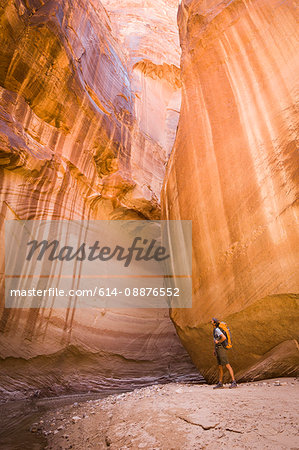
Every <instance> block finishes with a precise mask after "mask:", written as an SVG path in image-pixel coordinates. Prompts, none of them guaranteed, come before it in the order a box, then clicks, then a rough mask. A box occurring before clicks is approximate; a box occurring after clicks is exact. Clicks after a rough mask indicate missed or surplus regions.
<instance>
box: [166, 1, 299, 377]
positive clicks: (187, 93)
mask: <svg viewBox="0 0 299 450" xmlns="http://www.w3.org/2000/svg"><path fill="white" fill-rule="evenodd" d="M295 14H296V10H295V3H294V2H293V1H291V0H289V1H288V0H287V1H284V2H281V1H280V0H271V1H270V0H256V1H249V0H235V1H234V0H233V1H223V2H219V1H213V0H208V1H200V0H183V1H182V3H181V6H180V8H179V15H178V21H179V30H180V40H181V47H182V60H181V69H182V107H181V115H180V121H179V129H178V134H177V138H176V143H175V148H174V151H173V153H172V155H171V158H170V161H169V163H168V170H167V175H166V181H165V185H164V190H163V218H165V219H166V218H167V219H191V220H192V229H193V308H192V310H183V309H181V310H173V311H172V314H171V316H172V319H173V321H174V323H175V324H176V328H177V331H178V333H179V336H180V337H181V340H182V341H183V343H184V345H185V347H186V348H187V349H188V351H189V353H190V354H191V356H192V359H193V361H194V362H195V363H196V364H197V366H198V367H199V369H200V370H201V371H202V373H203V374H204V375H205V376H206V377H207V379H209V380H213V379H215V376H216V370H215V359H214V357H213V342H212V338H211V336H212V329H211V325H206V324H207V323H208V322H209V321H210V320H211V318H212V317H215V316H216V317H220V318H222V319H226V320H227V321H228V322H229V325H230V327H231V329H232V334H233V338H234V342H235V344H234V349H233V350H232V351H231V352H230V355H231V356H230V357H231V361H232V363H233V365H234V367H235V370H236V371H237V372H238V371H242V372H240V374H241V373H242V377H243V379H245V378H246V373H247V372H246V370H247V369H249V368H250V366H252V365H255V364H257V362H258V361H260V360H261V359H262V358H263V355H265V354H268V352H269V351H271V350H273V349H274V347H276V346H278V345H279V344H281V343H282V342H284V341H289V340H292V339H298V329H297V327H296V326H294V324H295V323H296V321H297V322H298V296H297V297H296V296H295V295H292V294H296V293H298V283H299V273H298V268H299V266H298V256H299V255H298V249H299V241H298V203H297V198H298V141H297V140H296V139H297V137H298V136H297V131H298V117H297V116H296V109H295V108H296V102H297V101H298V97H297V95H298V90H296V88H298V84H297V83H298V77H297V73H298V69H299V68H298V63H299V59H298V26H297V24H296V20H295V19H296V15H295ZM183 251H184V248H183V245H182V252H183ZM294 348H296V346H295V347H294ZM297 348H298V347H297ZM281 354H282V352H281V351H278V352H276V353H275V352H274V353H273V355H274V357H273V358H272V361H273V370H272V371H271V367H270V368H269V367H268V369H267V376H277V375H280V374H284V375H285V374H288V373H289V374H294V371H296V369H297V370H298V351H297V353H296V351H295V350H294V357H293V359H292V362H289V363H288V364H289V365H288V366H287V369H288V370H285V368H284V370H282V369H281V370H280V369H279V364H277V361H276V362H275V358H276V357H277V358H279V355H281ZM275 355H276V356H275ZM295 355H297V357H296V358H295ZM269 361H270V362H271V358H270V359H269V360H268V363H269V364H270V362H269ZM290 361H291V360H290ZM255 367H257V366H255ZM248 373H250V371H248ZM251 373H253V372H252V371H251ZM255 375H256V374H255ZM248 376H249V375H248ZM256 376H258V375H256Z"/></svg>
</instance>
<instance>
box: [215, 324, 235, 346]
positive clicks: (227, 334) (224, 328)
mask: <svg viewBox="0 0 299 450" xmlns="http://www.w3.org/2000/svg"><path fill="white" fill-rule="evenodd" d="M218 328H219V329H220V331H222V333H223V334H224V336H225V337H226V340H225V341H223V342H222V345H223V347H224V348H227V349H229V348H232V346H233V343H232V334H231V332H230V329H229V328H228V326H227V324H226V323H225V322H220V323H219V325H218Z"/></svg>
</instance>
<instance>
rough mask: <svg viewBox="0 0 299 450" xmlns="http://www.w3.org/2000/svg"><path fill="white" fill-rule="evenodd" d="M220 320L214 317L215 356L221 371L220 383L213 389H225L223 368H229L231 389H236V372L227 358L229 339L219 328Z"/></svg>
mask: <svg viewBox="0 0 299 450" xmlns="http://www.w3.org/2000/svg"><path fill="white" fill-rule="evenodd" d="M219 323H220V320H218V319H216V318H215V317H213V319H212V324H213V327H214V329H213V337H214V343H215V352H214V355H215V356H216V358H217V363H218V371H219V381H218V384H217V385H216V386H214V388H213V389H220V388H223V383H222V381H223V366H225V367H226V368H227V370H228V371H229V373H230V376H231V378H232V382H231V385H230V388H236V387H237V383H236V380H235V375H234V371H233V369H232V366H231V365H230V364H229V362H228V358H227V350H226V348H225V346H226V345H227V338H226V336H225V335H224V333H223V332H222V331H221V330H220V328H219Z"/></svg>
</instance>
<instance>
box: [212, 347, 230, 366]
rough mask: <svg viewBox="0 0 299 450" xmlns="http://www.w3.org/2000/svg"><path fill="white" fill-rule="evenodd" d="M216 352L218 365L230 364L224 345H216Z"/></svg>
mask: <svg viewBox="0 0 299 450" xmlns="http://www.w3.org/2000/svg"><path fill="white" fill-rule="evenodd" d="M215 352H216V358H217V363H218V366H226V364H229V362H228V357H227V350H226V349H225V348H224V347H222V345H221V347H216V348H215Z"/></svg>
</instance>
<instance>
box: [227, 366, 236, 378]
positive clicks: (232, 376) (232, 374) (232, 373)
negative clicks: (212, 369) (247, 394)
mask: <svg viewBox="0 0 299 450" xmlns="http://www.w3.org/2000/svg"><path fill="white" fill-rule="evenodd" d="M226 368H227V370H228V371H229V374H230V376H231V378H232V381H235V375H234V371H233V368H232V366H231V365H230V364H226Z"/></svg>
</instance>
